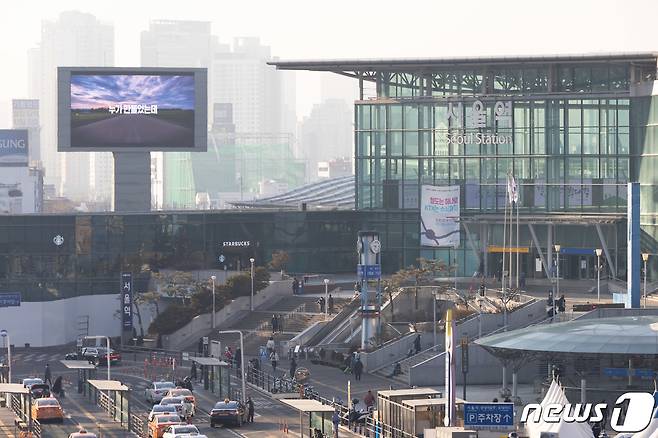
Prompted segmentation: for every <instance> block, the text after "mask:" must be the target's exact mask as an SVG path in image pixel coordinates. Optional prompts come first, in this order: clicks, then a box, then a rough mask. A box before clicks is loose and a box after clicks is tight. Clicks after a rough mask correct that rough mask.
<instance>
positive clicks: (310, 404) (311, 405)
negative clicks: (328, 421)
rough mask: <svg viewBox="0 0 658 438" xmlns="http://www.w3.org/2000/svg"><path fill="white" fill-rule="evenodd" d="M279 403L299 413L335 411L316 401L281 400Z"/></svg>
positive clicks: (331, 407)
mask: <svg viewBox="0 0 658 438" xmlns="http://www.w3.org/2000/svg"><path fill="white" fill-rule="evenodd" d="M279 401H280V402H281V403H283V404H285V405H287V406H290V407H291V408H293V409H297V410H298V411H300V412H333V411H334V410H335V408H334V407H333V406H329V405H323V404H322V403H320V402H319V401H317V400H308V399H300V398H282V399H280V400H279Z"/></svg>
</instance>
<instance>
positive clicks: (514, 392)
mask: <svg viewBox="0 0 658 438" xmlns="http://www.w3.org/2000/svg"><path fill="white" fill-rule="evenodd" d="M518 396H519V391H518V385H517V372H516V371H513V372H512V400H516V399H517V397H518Z"/></svg>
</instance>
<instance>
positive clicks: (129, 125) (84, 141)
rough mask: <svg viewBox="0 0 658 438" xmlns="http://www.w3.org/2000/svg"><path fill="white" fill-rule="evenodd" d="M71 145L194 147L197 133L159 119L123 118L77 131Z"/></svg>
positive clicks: (108, 120)
mask: <svg viewBox="0 0 658 438" xmlns="http://www.w3.org/2000/svg"><path fill="white" fill-rule="evenodd" d="M71 142H72V144H73V145H74V146H90V145H98V144H110V145H115V146H121V145H126V144H148V145H153V144H159V145H167V146H171V147H176V146H180V147H185V146H188V147H189V146H192V145H193V144H194V130H193V129H192V128H185V127H183V126H180V125H176V124H175V123H171V122H169V121H167V120H161V119H158V118H157V116H147V115H144V114H131V115H126V114H123V115H120V116H115V117H112V118H110V119H105V120H100V121H98V122H93V123H89V124H87V125H84V126H80V127H77V128H73V129H72V130H71Z"/></svg>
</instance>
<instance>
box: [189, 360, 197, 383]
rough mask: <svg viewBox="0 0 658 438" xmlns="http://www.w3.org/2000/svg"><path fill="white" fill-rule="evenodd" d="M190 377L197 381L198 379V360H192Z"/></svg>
mask: <svg viewBox="0 0 658 438" xmlns="http://www.w3.org/2000/svg"><path fill="white" fill-rule="evenodd" d="M190 378H191V379H192V380H194V381H195V382H196V381H197V379H196V378H197V374H196V362H192V368H191V369H190Z"/></svg>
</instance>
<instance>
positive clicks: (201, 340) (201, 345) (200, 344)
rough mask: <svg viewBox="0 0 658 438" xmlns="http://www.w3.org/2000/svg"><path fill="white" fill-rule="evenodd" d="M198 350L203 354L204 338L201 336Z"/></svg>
mask: <svg viewBox="0 0 658 438" xmlns="http://www.w3.org/2000/svg"><path fill="white" fill-rule="evenodd" d="M197 350H198V352H199V354H203V338H199V344H198V345H197Z"/></svg>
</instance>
